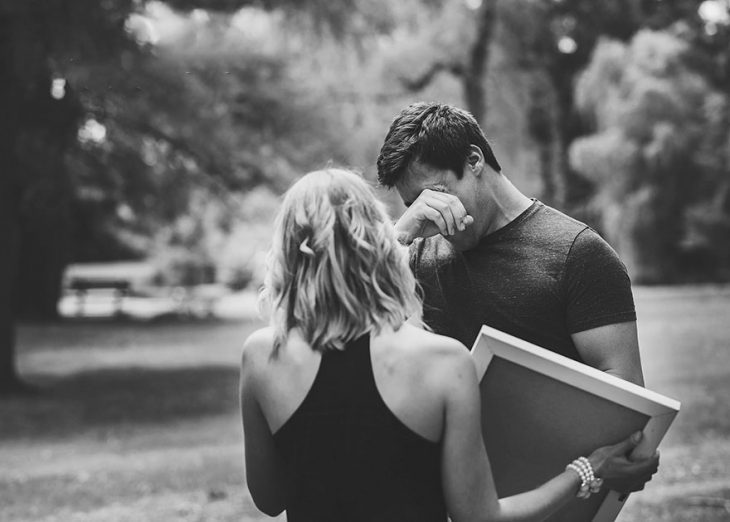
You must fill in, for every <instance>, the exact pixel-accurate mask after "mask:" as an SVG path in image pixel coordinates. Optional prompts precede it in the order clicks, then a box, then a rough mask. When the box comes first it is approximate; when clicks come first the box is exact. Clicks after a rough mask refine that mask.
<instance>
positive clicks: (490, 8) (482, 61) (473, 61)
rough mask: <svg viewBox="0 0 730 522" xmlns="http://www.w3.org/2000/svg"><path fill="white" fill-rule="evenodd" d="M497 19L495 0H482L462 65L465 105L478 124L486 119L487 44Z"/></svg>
mask: <svg viewBox="0 0 730 522" xmlns="http://www.w3.org/2000/svg"><path fill="white" fill-rule="evenodd" d="M496 19H497V1H496V0H484V2H483V4H482V6H481V8H480V11H479V19H478V21H477V34H476V38H475V40H474V43H473V44H472V46H471V49H469V56H468V57H467V62H466V67H464V72H463V78H462V85H463V88H464V100H465V102H466V107H467V109H468V110H469V112H471V113H472V114H473V115H474V117H475V118H476V120H477V121H478V122H479V123H480V124H482V125H483V124H484V123H485V122H486V119H487V92H486V88H485V82H486V79H487V70H488V67H489V46H490V44H491V42H492V37H493V35H494V26H495V21H496Z"/></svg>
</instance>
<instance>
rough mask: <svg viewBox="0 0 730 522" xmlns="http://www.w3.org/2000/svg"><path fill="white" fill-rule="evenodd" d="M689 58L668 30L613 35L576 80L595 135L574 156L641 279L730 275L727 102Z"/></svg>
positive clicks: (609, 230)
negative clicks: (626, 37) (723, 234)
mask: <svg viewBox="0 0 730 522" xmlns="http://www.w3.org/2000/svg"><path fill="white" fill-rule="evenodd" d="M690 57H691V53H690V47H689V45H688V44H687V43H686V42H685V41H683V40H682V39H680V38H678V37H677V36H675V35H673V34H671V33H669V32H651V31H642V32H640V33H638V34H637V35H636V36H635V37H634V38H633V40H632V41H631V43H630V44H628V45H626V44H622V43H619V42H616V41H609V40H604V41H602V42H601V43H599V45H598V46H597V48H596V51H595V53H594V56H593V59H592V61H591V63H590V65H589V66H588V68H587V69H586V70H585V72H584V73H583V74H582V75H581V77H580V79H579V81H578V84H577V86H576V100H577V103H578V106H579V107H580V109H581V110H582V112H583V114H584V115H585V116H586V118H587V120H588V121H589V122H590V123H591V124H592V125H593V127H594V133H593V134H591V135H588V136H585V137H582V138H580V139H578V140H576V141H575V142H573V144H572V146H571V149H570V159H571V163H572V165H573V167H574V168H575V169H576V170H578V171H579V172H580V173H581V174H582V175H584V176H585V177H587V178H588V179H590V180H591V181H592V182H593V183H594V184H595V187H596V192H595V195H594V196H593V199H592V205H593V207H594V210H595V211H596V212H597V213H598V214H599V215H600V217H601V223H602V226H603V230H604V232H605V234H606V235H607V236H608V238H609V240H610V241H611V242H612V244H614V245H615V246H616V247H617V249H618V250H619V253H620V254H621V255H622V258H623V259H624V261H625V263H626V264H627V265H628V267H629V270H630V272H631V273H632V275H633V276H634V278H635V280H637V281H644V282H658V281H666V280H674V281H678V280H687V279H697V278H702V277H706V278H713V277H723V276H724V277H727V276H728V274H727V269H728V264H727V262H728V260H729V259H730V258H729V257H728V250H727V248H726V247H724V246H723V244H722V243H717V241H718V240H719V239H720V236H719V233H720V231H722V230H727V228H726V227H727V224H728V222H729V220H730V199H728V196H727V194H728V188H727V187H728V185H729V184H730V176H729V175H728V173H729V172H730V170H729V167H730V164H729V163H728V159H729V157H728V150H729V148H728V147H729V146H730V141H729V140H730V135H729V134H728V127H727V118H728V104H727V100H726V98H725V97H724V96H723V95H722V94H721V93H720V92H718V91H716V90H715V89H713V87H712V85H711V84H710V83H709V82H708V81H707V80H706V78H705V77H704V76H703V75H702V74H700V73H698V72H697V71H696V70H694V69H693V68H692V64H691V62H690ZM718 188H720V190H719V192H718Z"/></svg>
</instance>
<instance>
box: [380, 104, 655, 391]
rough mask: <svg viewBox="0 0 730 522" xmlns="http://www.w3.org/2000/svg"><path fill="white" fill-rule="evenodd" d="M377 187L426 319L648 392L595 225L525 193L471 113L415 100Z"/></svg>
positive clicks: (616, 268)
mask: <svg viewBox="0 0 730 522" xmlns="http://www.w3.org/2000/svg"><path fill="white" fill-rule="evenodd" d="M378 179H379V181H380V183H381V184H382V185H384V186H387V187H395V189H396V190H397V191H398V193H399V194H400V196H401V198H402V199H403V201H404V203H405V204H406V206H407V207H408V209H407V210H406V211H405V213H404V214H403V215H402V216H401V218H400V219H399V220H398V222H397V223H396V225H395V227H396V232H397V234H398V238H399V240H400V241H401V242H402V243H404V244H409V245H411V264H412V268H413V270H414V272H415V274H416V276H417V278H418V280H419V282H420V283H421V285H422V286H423V288H424V320H425V322H426V323H427V324H428V325H429V326H431V327H432V328H433V329H434V331H435V332H437V333H441V334H444V335H448V336H451V337H454V338H456V339H458V340H459V341H461V342H462V343H464V344H465V345H467V346H471V345H472V343H473V342H474V340H475V338H476V336H477V334H478V332H479V329H480V328H481V325H482V324H487V325H489V326H492V327H494V328H497V329H499V330H502V331H504V332H506V333H509V334H512V335H514V336H516V337H519V338H521V339H525V340H527V341H530V342H532V343H535V344H537V345H539V346H543V347H545V348H548V349H550V350H553V351H555V352H557V353H560V354H562V355H565V356H567V357H570V358H572V359H575V360H579V361H582V362H584V363H586V364H589V365H591V366H593V367H595V368H598V369H600V370H603V371H606V372H608V373H611V374H613V375H616V376H618V377H621V378H623V379H626V380H628V381H631V382H634V383H636V384H639V385H643V376H642V371H641V361H640V357H639V346H638V338H637V331H636V313H635V310H634V302H633V296H632V294H631V283H630V281H629V277H628V275H627V273H626V269H625V267H624V265H623V264H622V263H621V261H620V260H619V258H618V256H617V255H616V253H615V252H614V251H613V249H611V247H610V246H609V245H608V244H607V243H606V242H605V241H604V240H603V239H601V238H600V237H599V236H598V234H596V233H595V232H594V231H593V230H591V229H590V228H589V227H588V226H586V225H585V224H583V223H580V222H578V221H576V220H574V219H572V218H570V217H568V216H566V215H564V214H562V213H560V212H558V211H557V210H555V209H552V208H550V207H548V206H547V205H544V204H543V203H541V202H539V201H537V200H532V199H530V198H528V197H526V196H525V195H524V194H522V193H521V192H520V191H519V190H518V189H517V188H516V187H515V186H514V185H513V184H512V183H511V182H510V181H509V179H507V177H505V175H504V174H503V173H502V169H501V167H500V165H499V162H498V161H497V159H496V158H495V156H494V153H493V152H492V149H491V147H490V145H489V143H488V142H487V139H486V137H485V136H484V133H483V131H482V130H481V128H480V127H479V125H478V124H477V122H476V120H475V119H474V118H473V116H471V114H469V113H468V112H466V111H463V110H460V109H457V108H455V107H451V106H448V105H440V104H434V103H416V104H413V105H410V106H409V107H407V108H406V109H404V110H403V111H402V112H401V113H400V115H399V116H398V117H397V118H396V119H395V120H394V122H393V124H392V125H391V127H390V130H389V132H388V135H387V136H386V138H385V142H384V144H383V147H382V149H381V151H380V157H379V158H378Z"/></svg>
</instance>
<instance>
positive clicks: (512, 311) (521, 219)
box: [411, 201, 636, 360]
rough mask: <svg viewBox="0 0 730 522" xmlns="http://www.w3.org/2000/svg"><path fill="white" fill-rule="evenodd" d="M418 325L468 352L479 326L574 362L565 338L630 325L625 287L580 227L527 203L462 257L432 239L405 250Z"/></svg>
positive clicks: (619, 267)
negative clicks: (417, 298)
mask: <svg viewBox="0 0 730 522" xmlns="http://www.w3.org/2000/svg"><path fill="white" fill-rule="evenodd" d="M411 268H412V269H413V271H414V273H415V274H416V278H417V279H418V281H419V282H420V283H421V285H422V287H423V290H424V307H423V308H424V321H425V323H426V324H427V325H429V326H430V327H431V328H432V329H433V330H434V332H436V333H439V334H442V335H447V336H449V337H453V338H455V339H458V340H459V341H461V342H462V343H463V344H465V345H466V346H467V347H471V345H472V344H473V343H474V340H475V339H476V336H477V334H478V333H479V329H480V328H481V326H482V324H486V325H488V326H491V327H493V328H496V329H498V330H502V331H503V332H506V333H508V334H511V335H514V336H516V337H519V338H521V339H524V340H526V341H529V342H531V343H534V344H537V345H539V346H542V347H544V348H547V349H550V350H552V351H554V352H557V353H560V354H562V355H565V356H567V357H570V358H571V359H575V360H580V357H579V356H578V352H577V350H576V348H575V345H574V344H573V341H572V339H571V334H573V333H577V332H581V331H584V330H589V329H591V328H597V327H599V326H605V325H609V324H615V323H622V322H627V321H635V320H636V313H635V310H634V300H633V296H632V293H631V282H630V280H629V277H628V274H627V272H626V268H625V267H624V265H623V263H621V261H620V260H619V258H618V256H617V255H616V253H615V252H614V251H613V249H612V248H611V247H610V246H609V245H608V243H606V242H605V241H604V240H603V239H601V237H600V236H599V235H598V234H596V233H595V232H594V231H593V230H592V229H591V228H589V227H588V226H587V225H585V224H583V223H581V222H579V221H576V220H574V219H572V218H570V217H568V216H566V215H565V214H562V213H560V212H558V211H557V210H555V209H553V208H551V207H548V206H546V205H544V204H543V203H541V202H539V201H535V202H534V203H533V204H532V205H531V206H530V207H529V208H528V209H527V210H526V211H525V212H523V213H522V214H521V215H520V216H518V217H517V218H516V219H515V220H513V221H512V222H510V223H509V224H507V225H506V226H504V227H503V228H501V229H499V230H497V231H495V232H493V233H491V234H489V235H488V236H485V237H484V238H483V239H482V240H481V241H480V242H479V244H478V245H477V246H476V247H474V248H473V249H471V250H468V251H465V252H458V251H456V250H455V249H454V248H453V247H452V245H451V243H449V242H448V241H447V240H446V239H444V238H443V237H442V236H440V235H437V236H433V237H430V238H427V239H418V240H416V241H415V242H414V243H413V245H412V246H411Z"/></svg>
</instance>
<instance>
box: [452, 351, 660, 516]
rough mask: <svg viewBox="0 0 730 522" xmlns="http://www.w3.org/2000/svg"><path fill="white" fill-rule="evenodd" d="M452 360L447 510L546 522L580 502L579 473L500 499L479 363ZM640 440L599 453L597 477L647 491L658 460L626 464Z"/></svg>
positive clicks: (461, 356)
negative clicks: (484, 422)
mask: <svg viewBox="0 0 730 522" xmlns="http://www.w3.org/2000/svg"><path fill="white" fill-rule="evenodd" d="M448 359H449V360H448V361H447V362H445V363H443V364H442V365H441V368H442V372H441V375H442V377H441V379H443V380H442V381H441V384H442V386H443V389H444V390H445V396H444V397H445V406H444V415H445V419H444V437H443V454H442V455H443V456H442V459H443V460H442V469H443V488H444V495H445V499H446V506H447V509H448V510H449V514H450V516H451V517H452V520H453V522H463V521H469V522H471V521H481V520H489V521H494V522H506V521H510V522H512V521H533V520H534V521H537V520H543V519H545V518H547V517H548V516H550V515H551V514H552V513H554V512H555V511H557V510H558V509H559V508H560V507H562V506H563V505H565V504H566V503H567V502H569V501H570V500H571V499H572V498H574V497H575V495H576V493H577V492H578V488H579V486H580V483H581V480H580V479H579V478H578V475H577V473H575V472H573V471H564V472H563V473H561V474H560V475H558V476H556V477H555V478H553V479H551V480H550V481H548V482H546V483H545V484H543V485H542V486H540V487H538V488H536V489H534V490H532V491H529V492H526V493H521V494H519V495H514V496H512V497H508V498H504V499H498V498H497V493H496V488H495V485H494V478H493V476H492V470H491V467H490V464H489V459H488V457H487V453H486V449H485V448H484V442H483V439H482V431H481V398H480V396H479V388H478V381H477V375H476V368H475V366H474V362H473V360H472V358H471V356H470V355H469V354H468V352H464V351H463V350H462V352H461V353H458V352H456V353H454V354H450V357H449V358H448ZM639 440H640V439H639V438H633V437H632V438H629V439H626V440H625V441H622V442H620V443H619V444H616V445H614V446H607V447H604V448H600V449H598V450H596V451H595V452H593V453H592V454H591V456H590V457H589V460H590V462H591V464H592V465H593V468H594V470H595V471H596V476H601V477H604V478H606V479H607V480H612V479H614V478H616V477H621V478H626V477H628V476H630V477H635V480H636V487H635V489H641V488H642V487H643V484H644V483H645V482H646V481H647V480H649V479H650V478H651V475H652V474H653V473H654V472H656V467H657V465H658V457H654V458H652V459H647V460H645V461H640V462H636V463H633V462H630V461H629V460H628V459H626V456H625V455H626V454H627V453H629V452H630V451H631V450H632V449H633V448H634V447H635V446H636V444H638V441H639ZM566 464H568V463H567V462H566Z"/></svg>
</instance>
